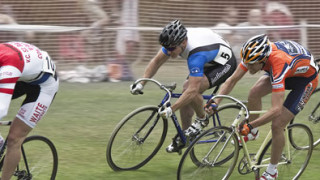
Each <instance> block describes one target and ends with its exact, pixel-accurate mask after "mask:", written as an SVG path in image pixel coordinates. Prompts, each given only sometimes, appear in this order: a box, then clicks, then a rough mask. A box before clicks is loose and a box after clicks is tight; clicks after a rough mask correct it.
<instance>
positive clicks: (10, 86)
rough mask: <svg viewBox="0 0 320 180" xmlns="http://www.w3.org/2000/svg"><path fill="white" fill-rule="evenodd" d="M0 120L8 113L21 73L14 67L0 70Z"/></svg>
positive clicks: (5, 67) (4, 67)
mask: <svg viewBox="0 0 320 180" xmlns="http://www.w3.org/2000/svg"><path fill="white" fill-rule="evenodd" d="M0 74H1V76H0V99H1V100H0V120H1V119H2V118H3V117H5V116H6V115H7V113H8V109H9V105H10V102H11V97H12V95H13V91H14V87H15V84H16V82H17V80H18V79H19V77H20V75H21V72H20V71H19V70H18V69H17V68H16V67H14V66H3V67H1V68H0Z"/></svg>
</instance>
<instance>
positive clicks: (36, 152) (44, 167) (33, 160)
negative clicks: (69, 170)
mask: <svg viewBox="0 0 320 180" xmlns="http://www.w3.org/2000/svg"><path fill="white" fill-rule="evenodd" d="M21 152H22V156H21V159H20V162H19V164H18V167H17V169H16V171H15V172H14V176H15V177H17V179H23V180H31V179H32V180H37V179H39V180H42V179H50V180H54V179H55V178H56V175H57V171H58V153H57V150H56V148H55V146H54V144H53V143H52V142H51V141H50V140H49V139H48V138H46V137H43V136H38V135H34V136H29V137H27V138H26V139H25V140H24V142H23V144H22V146H21Z"/></svg>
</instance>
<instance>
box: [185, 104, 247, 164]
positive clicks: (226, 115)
mask: <svg viewBox="0 0 320 180" xmlns="http://www.w3.org/2000/svg"><path fill="white" fill-rule="evenodd" d="M240 109H241V107H240V106H238V105H237V104H225V105H222V106H221V107H218V109H217V114H218V115H219V118H220V121H221V124H225V126H230V125H231V123H232V122H233V120H234V119H235V117H236V116H237V115H238V113H239V111H240ZM222 111H223V112H222ZM227 122H228V123H229V124H227ZM232 157H233V152H231V153H230V155H229V156H227V157H225V158H224V159H222V160H220V161H219V162H216V164H218V165H221V164H223V163H225V162H227V161H229V160H230V159H231V158H232ZM190 158H191V160H192V161H193V163H194V164H195V165H196V166H201V165H202V163H201V162H200V160H199V158H197V156H196V153H195V152H194V148H193V149H191V151H190Z"/></svg>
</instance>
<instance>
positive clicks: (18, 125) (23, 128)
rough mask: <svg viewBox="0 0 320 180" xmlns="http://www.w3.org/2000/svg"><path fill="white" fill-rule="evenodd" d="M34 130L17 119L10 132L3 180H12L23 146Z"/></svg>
mask: <svg viewBox="0 0 320 180" xmlns="http://www.w3.org/2000/svg"><path fill="white" fill-rule="evenodd" d="M31 130H32V128H31V127H29V126H28V125H26V124H25V123H24V122H23V121H22V120H20V119H19V118H17V117H15V118H14V120H13V122H12V124H11V127H10V131H9V135H8V144H7V153H6V156H5V160H4V165H3V169H2V177H1V179H3V180H6V179H8V180H9V179H10V178H11V176H12V174H13V172H14V170H15V168H16V167H17V164H18V163H19V161H20V158H21V148H20V147H21V144H22V142H23V141H24V139H25V138H26V136H27V135H28V133H29V132H30V131H31Z"/></svg>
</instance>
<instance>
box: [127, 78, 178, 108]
mask: <svg viewBox="0 0 320 180" xmlns="http://www.w3.org/2000/svg"><path fill="white" fill-rule="evenodd" d="M141 81H151V82H153V83H155V84H156V85H158V86H159V87H160V89H162V90H164V91H166V92H167V94H168V99H167V100H166V101H165V102H164V103H163V106H164V107H165V106H167V104H168V103H170V101H171V91H170V89H172V90H173V89H175V87H176V84H174V85H171V86H165V85H163V84H161V83H160V82H159V81H157V80H155V79H151V78H140V79H137V80H136V81H135V82H134V83H133V84H134V85H136V84H138V83H139V82H141Z"/></svg>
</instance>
